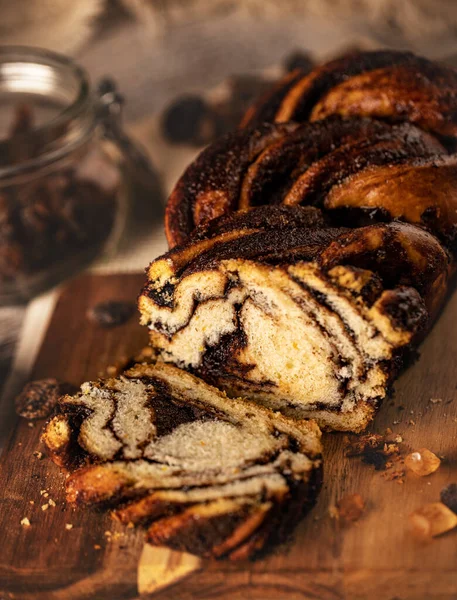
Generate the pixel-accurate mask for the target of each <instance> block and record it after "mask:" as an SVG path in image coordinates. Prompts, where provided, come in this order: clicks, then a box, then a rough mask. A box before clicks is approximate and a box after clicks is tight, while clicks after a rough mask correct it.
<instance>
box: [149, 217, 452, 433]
mask: <svg viewBox="0 0 457 600" xmlns="http://www.w3.org/2000/svg"><path fill="white" fill-rule="evenodd" d="M197 234H198V239H197V237H192V238H191V240H190V241H189V242H188V243H187V244H184V245H183V246H180V247H178V248H176V249H174V250H172V251H170V252H169V253H168V254H166V255H165V256H164V257H162V258H161V259H158V260H157V261H155V262H153V263H152V265H151V266H150V268H149V271H148V283H147V285H146V286H145V288H144V290H143V293H142V295H141V296H140V299H139V306H140V311H141V314H142V322H143V324H145V325H148V326H149V327H150V329H151V341H152V344H153V346H154V347H155V348H157V349H159V352H160V354H161V357H162V359H163V360H165V361H170V362H174V363H176V364H178V365H180V366H181V367H184V368H186V369H188V370H190V371H192V372H194V373H198V374H199V375H201V376H202V377H203V378H204V379H206V380H208V381H210V382H211V383H213V384H214V385H216V386H218V387H220V388H223V389H224V390H226V391H227V393H228V394H229V395H230V396H239V395H241V396H244V397H246V398H249V399H251V400H255V401H257V402H259V403H261V404H264V405H266V406H269V407H270V408H273V409H275V410H278V409H279V410H281V411H282V412H283V413H284V414H290V415H292V416H295V417H313V418H315V419H316V420H317V422H318V423H319V425H321V426H323V427H325V428H328V429H337V430H352V431H361V430H362V429H364V428H365V427H366V426H367V424H368V423H369V421H370V420H371V419H372V417H373V415H374V411H375V409H376V407H377V406H378V405H379V404H380V402H381V400H382V399H383V398H384V397H385V395H386V393H387V390H388V387H389V384H390V383H391V381H392V379H393V377H394V375H395V373H396V372H397V370H398V367H399V365H400V362H401V356H402V353H403V351H404V349H405V348H408V347H409V345H410V344H411V343H412V342H413V341H414V340H415V338H417V336H418V335H419V334H420V332H421V331H422V329H423V327H424V325H426V323H427V321H428V318H429V315H430V314H431V313H433V312H434V311H436V309H437V307H438V306H439V304H440V302H441V299H442V297H443V294H444V292H445V290H446V282H447V278H448V268H449V265H448V256H447V254H446V252H445V251H444V250H443V248H442V246H441V244H440V243H439V241H438V240H437V239H436V238H435V237H434V236H432V235H431V234H430V233H428V232H426V231H424V230H423V229H420V228H418V227H415V226H413V225H409V224H404V223H381V224H377V225H371V226H366V227H360V228H358V229H355V230H349V229H345V228H335V227H331V226H329V225H326V224H325V222H324V219H323V217H322V214H321V213H320V211H319V210H318V209H316V208H311V207H300V206H297V207H280V206H276V207H256V208H252V209H249V210H247V211H239V212H237V213H233V214H232V215H228V216H225V217H221V218H219V219H216V220H213V221H211V223H209V224H208V227H207V228H206V230H204V227H200V228H199V229H198V230H197Z"/></svg>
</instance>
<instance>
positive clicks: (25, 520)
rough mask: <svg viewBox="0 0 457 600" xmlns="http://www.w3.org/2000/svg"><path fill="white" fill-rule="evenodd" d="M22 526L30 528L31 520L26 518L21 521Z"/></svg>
mask: <svg viewBox="0 0 457 600" xmlns="http://www.w3.org/2000/svg"><path fill="white" fill-rule="evenodd" d="M21 525H22V527H30V525H31V523H30V520H29V519H28V518H27V517H24V518H23V519H21Z"/></svg>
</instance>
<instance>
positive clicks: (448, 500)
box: [440, 483, 457, 513]
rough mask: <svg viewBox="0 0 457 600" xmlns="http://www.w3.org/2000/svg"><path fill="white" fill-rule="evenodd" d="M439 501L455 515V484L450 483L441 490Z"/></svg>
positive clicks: (456, 490) (456, 495) (456, 493)
mask: <svg viewBox="0 0 457 600" xmlns="http://www.w3.org/2000/svg"><path fill="white" fill-rule="evenodd" d="M440 500H441V502H442V503H443V504H445V505H446V506H447V507H448V508H450V509H451V510H452V511H454V512H455V513H457V483H450V484H449V485H447V486H446V487H445V488H443V489H442V490H441V494H440Z"/></svg>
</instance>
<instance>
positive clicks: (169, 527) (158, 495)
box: [43, 364, 322, 560]
mask: <svg viewBox="0 0 457 600" xmlns="http://www.w3.org/2000/svg"><path fill="white" fill-rule="evenodd" d="M43 441H44V442H45V444H46V445H47V447H48V450H49V452H50V455H51V457H52V458H53V460H54V461H55V462H56V463H57V464H59V465H60V466H61V467H63V468H64V469H65V470H66V471H68V472H69V475H68V478H67V480H66V488H67V498H68V500H69V501H70V502H75V503H77V504H80V505H98V506H105V507H110V508H111V509H112V510H113V516H114V517H115V518H117V519H119V520H120V521H122V522H124V523H134V524H142V525H144V526H147V527H148V529H147V539H148V541H149V542H150V543H152V544H155V545H164V546H169V547H171V548H173V549H177V550H184V551H187V552H192V553H194V554H199V555H202V556H210V557H215V558H222V557H226V558H230V559H233V560H234V559H244V558H251V557H253V556H255V555H258V554H259V553H261V552H262V551H265V550H266V549H267V548H269V547H270V546H271V545H272V544H274V543H277V542H280V541H282V540H284V539H285V538H286V537H287V536H288V535H289V534H290V533H291V531H292V530H293V528H294V527H295V525H296V524H297V522H298V521H299V519H300V518H301V516H303V515H304V514H305V513H306V511H307V510H308V509H309V508H310V506H312V504H313V502H314V499H315V496H316V494H317V492H318V490H319V487H320V482H321V470H322V469H321V444H320V431H319V428H318V427H317V425H316V424H315V423H313V422H311V421H302V422H298V421H294V420H292V419H288V418H287V417H283V416H281V415H275V414H273V413H272V412H271V411H268V410H265V409H263V408H261V407H256V406H255V405H253V404H252V403H247V402H245V401H243V400H238V401H237V402H233V401H231V400H229V399H228V398H227V397H226V396H225V395H224V394H223V393H221V392H219V390H216V389H215V388H212V387H210V386H209V385H207V384H206V383H204V382H203V381H201V380H199V379H197V378H196V377H194V376H193V375H190V374H188V373H185V372H182V371H180V370H179V369H177V368H176V367H173V366H171V365H166V364H157V365H148V364H141V365H136V366H134V367H133V368H131V369H129V370H128V371H126V372H125V373H124V374H123V375H121V376H120V377H118V378H116V379H107V380H104V381H103V380H99V381H97V382H92V383H85V384H83V385H82V386H81V391H80V392H79V393H78V394H76V395H75V396H64V397H63V398H62V399H61V400H60V413H59V414H58V415H57V416H55V417H54V418H53V419H52V420H51V421H50V422H49V424H48V425H47V427H46V430H45V432H44V434H43Z"/></svg>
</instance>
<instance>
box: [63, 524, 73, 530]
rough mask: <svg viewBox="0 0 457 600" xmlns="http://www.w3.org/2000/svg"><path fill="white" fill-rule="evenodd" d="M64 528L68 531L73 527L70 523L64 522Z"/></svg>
mask: <svg viewBox="0 0 457 600" xmlns="http://www.w3.org/2000/svg"><path fill="white" fill-rule="evenodd" d="M65 529H66V530H67V531H70V529H73V525H72V524H71V523H65Z"/></svg>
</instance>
